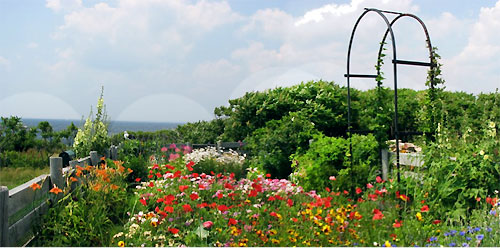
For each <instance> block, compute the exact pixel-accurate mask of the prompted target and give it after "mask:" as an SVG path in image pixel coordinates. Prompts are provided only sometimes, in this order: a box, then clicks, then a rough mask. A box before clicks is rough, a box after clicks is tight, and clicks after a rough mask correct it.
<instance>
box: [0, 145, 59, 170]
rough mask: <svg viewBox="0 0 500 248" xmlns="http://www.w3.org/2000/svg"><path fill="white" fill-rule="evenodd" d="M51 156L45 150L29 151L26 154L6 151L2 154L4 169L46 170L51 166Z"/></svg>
mask: <svg viewBox="0 0 500 248" xmlns="http://www.w3.org/2000/svg"><path fill="white" fill-rule="evenodd" d="M50 155H51V154H49V153H48V152H47V151H45V150H35V149H29V150H27V151H25V152H18V151H4V152H2V153H0V160H1V163H0V164H1V166H2V167H33V168H46V167H48V166H49V157H50Z"/></svg>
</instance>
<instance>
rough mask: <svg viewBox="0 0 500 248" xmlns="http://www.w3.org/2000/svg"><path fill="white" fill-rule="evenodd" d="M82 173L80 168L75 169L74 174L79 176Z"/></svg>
mask: <svg viewBox="0 0 500 248" xmlns="http://www.w3.org/2000/svg"><path fill="white" fill-rule="evenodd" d="M81 175H82V170H80V169H76V176H77V177H80V176H81Z"/></svg>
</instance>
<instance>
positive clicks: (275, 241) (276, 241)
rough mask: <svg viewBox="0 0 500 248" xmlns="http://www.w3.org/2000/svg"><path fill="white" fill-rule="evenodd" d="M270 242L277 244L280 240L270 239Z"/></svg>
mask: <svg viewBox="0 0 500 248" xmlns="http://www.w3.org/2000/svg"><path fill="white" fill-rule="evenodd" d="M271 242H272V243H273V244H279V243H280V241H279V240H277V239H271Z"/></svg>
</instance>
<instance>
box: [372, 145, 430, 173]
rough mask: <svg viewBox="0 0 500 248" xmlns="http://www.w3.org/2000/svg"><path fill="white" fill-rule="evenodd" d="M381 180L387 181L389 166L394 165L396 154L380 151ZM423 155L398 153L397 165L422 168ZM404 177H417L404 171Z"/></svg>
mask: <svg viewBox="0 0 500 248" xmlns="http://www.w3.org/2000/svg"><path fill="white" fill-rule="evenodd" d="M381 153H382V178H383V179H384V180H387V178H388V174H389V169H390V168H391V166H390V164H393V165H396V153H395V152H389V151H387V150H382V151H381ZM424 158H425V155H423V154H419V153H400V154H399V164H400V165H401V166H405V167H408V168H412V167H423V166H424ZM405 176H419V175H418V174H417V173H415V172H411V171H406V172H405Z"/></svg>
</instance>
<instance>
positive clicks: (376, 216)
mask: <svg viewBox="0 0 500 248" xmlns="http://www.w3.org/2000/svg"><path fill="white" fill-rule="evenodd" d="M383 217H384V214H382V212H380V210H378V209H373V220H380V219H382V218H383Z"/></svg>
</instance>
